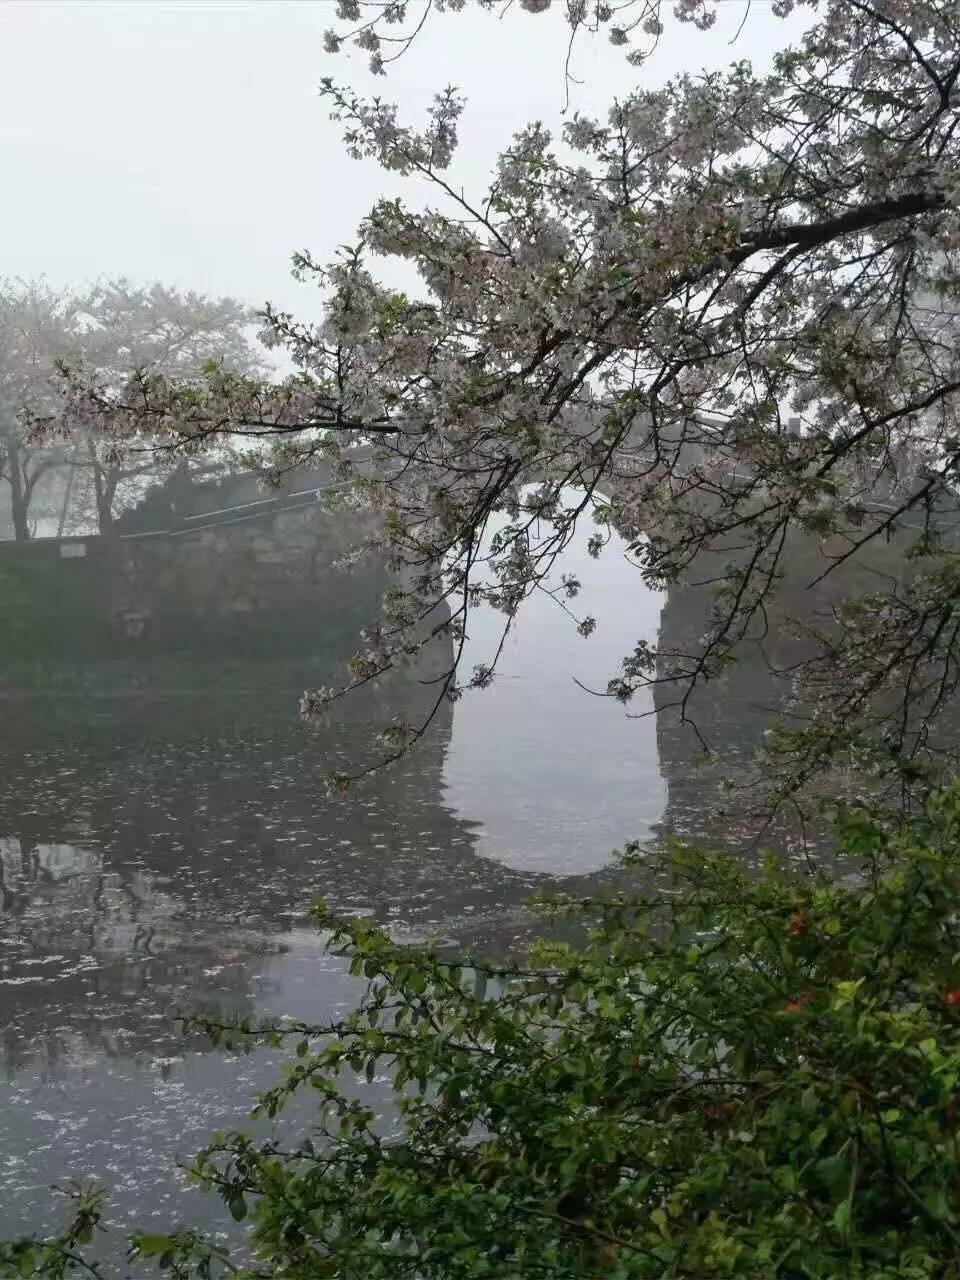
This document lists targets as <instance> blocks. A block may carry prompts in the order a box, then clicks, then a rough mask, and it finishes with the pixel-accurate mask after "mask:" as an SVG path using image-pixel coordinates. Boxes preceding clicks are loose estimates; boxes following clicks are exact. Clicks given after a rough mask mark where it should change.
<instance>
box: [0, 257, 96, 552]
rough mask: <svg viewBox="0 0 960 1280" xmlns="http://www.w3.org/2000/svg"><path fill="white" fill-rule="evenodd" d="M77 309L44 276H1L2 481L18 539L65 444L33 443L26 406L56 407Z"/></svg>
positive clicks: (26, 528)
mask: <svg viewBox="0 0 960 1280" xmlns="http://www.w3.org/2000/svg"><path fill="white" fill-rule="evenodd" d="M75 324H76V310H75V307H74V306H73V305H72V303H71V300H70V299H68V298H65V297H62V296H60V295H58V294H56V293H55V292H54V291H53V290H51V289H50V288H48V287H47V286H46V285H45V284H44V283H43V282H42V281H34V282H31V283H23V282H12V281H3V282H0V481H2V482H3V483H4V485H5V487H6V489H7V491H8V493H9V501H10V519H11V524H12V526H13V534H14V537H15V538H16V539H17V541H20V542H22V541H25V540H26V539H28V538H29V537H30V534H31V523H30V508H31V503H32V502H33V499H34V495H35V493H36V491H37V486H38V485H39V484H40V483H41V481H42V480H43V479H44V477H45V476H48V475H49V473H50V472H51V471H52V470H53V469H54V468H55V467H57V466H58V465H60V464H62V462H63V458H64V455H63V450H62V449H61V448H57V447H52V448H51V447H45V446H42V445H37V444H34V443H32V442H31V441H30V440H29V438H28V434H27V432H26V431H25V429H24V423H23V417H22V415H23V412H24V409H25V407H26V406H28V405H29V406H31V407H32V408H33V409H34V411H37V409H44V410H46V411H47V412H53V411H54V410H55V407H56V394H55V390H54V387H53V385H52V374H53V370H54V365H55V362H56V361H57V360H58V359H63V358H64V357H67V356H70V355H72V354H73V355H75V354H76V350H77V349H76V346H75V344H74V342H73V336H72V334H73V328H74V326H75Z"/></svg>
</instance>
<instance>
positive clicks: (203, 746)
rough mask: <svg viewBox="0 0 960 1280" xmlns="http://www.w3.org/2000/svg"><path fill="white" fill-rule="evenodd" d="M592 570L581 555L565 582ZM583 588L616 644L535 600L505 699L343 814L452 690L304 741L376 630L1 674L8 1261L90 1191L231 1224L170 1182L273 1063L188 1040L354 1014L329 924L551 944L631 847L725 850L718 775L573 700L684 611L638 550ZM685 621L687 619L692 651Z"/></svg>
mask: <svg viewBox="0 0 960 1280" xmlns="http://www.w3.org/2000/svg"><path fill="white" fill-rule="evenodd" d="M583 559H584V552H583V549H582V547H574V548H573V549H572V550H571V551H570V552H569V553H568V556H567V559H566V561H565V563H564V565H563V570H564V571H565V572H575V573H576V572H578V571H579V570H580V569H581V567H582V566H581V563H580V562H581V561H582V560H583ZM582 576H583V579H584V582H585V595H584V597H583V599H582V600H581V601H579V602H578V608H581V609H582V612H592V613H595V614H596V616H597V617H598V619H599V620H600V628H599V629H598V631H597V633H596V635H595V636H593V637H591V638H590V639H589V640H587V641H585V640H582V639H581V638H580V637H578V636H577V634H576V632H575V630H574V628H573V627H572V626H571V625H570V623H569V621H568V620H567V619H565V618H563V617H562V615H560V614H559V612H557V611H556V608H555V606H553V605H551V604H550V602H549V601H547V600H546V598H544V599H543V600H542V601H538V602H536V603H535V605H534V607H533V609H532V611H531V612H530V613H529V614H528V615H527V617H526V618H525V619H524V624H523V627H522V628H521V630H520V631H519V632H518V634H517V636H516V637H515V639H514V640H512V642H511V646H510V647H509V648H508V651H507V653H506V661H505V663H504V666H503V671H502V676H501V679H500V682H499V683H498V684H496V685H495V686H494V688H493V689H491V690H489V691H487V692H485V693H484V694H481V695H477V696H475V697H468V698H466V699H464V700H463V701H462V702H460V703H458V704H457V705H456V707H451V706H445V707H444V708H443V709H442V711H441V714H440V716H439V718H438V721H437V722H436V723H435V725H434V731H433V733H432V734H431V735H430V736H429V738H428V739H427V740H426V741H425V742H424V743H423V744H422V746H421V747H420V748H419V749H418V750H417V751H415V752H414V753H412V754H411V755H410V756H409V757H408V758H406V759H405V760H404V761H403V762H402V763H401V764H400V765H399V766H397V767H395V768H394V769H392V770H391V771H389V772H387V773H381V774H378V775H376V776H374V778H373V779H372V780H371V781H370V782H369V783H368V784H367V785H366V786H365V787H364V788H363V789H362V790H361V791H359V792H358V793H356V794H355V795H350V796H347V797H342V796H339V795H333V796H331V795H329V794H328V793H327V791H326V788H325V786H324V778H325V776H326V775H327V774H328V773H330V772H331V771H332V770H334V769H337V768H339V767H344V766H347V765H353V764H355V763H356V761H357V759H358V758H362V756H363V753H364V751H365V750H366V748H367V744H368V742H369V738H370V733H371V730H372V729H373V728H374V726H376V725H380V724H382V723H383V721H384V719H385V718H388V717H390V716H393V715H400V716H403V717H404V718H407V719H415V718H417V717H418V716H419V715H420V714H422V712H423V710H424V708H425V706H427V705H429V704H430V703H431V702H432V700H433V697H434V690H433V686H431V685H429V684H424V683H422V681H423V680H424V679H428V678H429V676H430V675H431V672H432V668H431V669H428V670H423V671H421V672H414V673H410V674H408V675H406V676H404V677H403V678H402V679H398V680H396V681H394V683H393V684H392V685H391V686H386V687H384V689H383V690H382V692H381V693H380V694H379V695H377V699H373V698H371V699H369V700H368V701H366V702H362V701H352V702H349V704H348V705H347V706H345V707H344V709H343V711H342V713H340V714H339V715H338V716H337V717H335V718H334V719H332V720H331V721H330V722H328V723H327V724H325V725H324V726H322V727H321V728H319V729H310V728H307V727H306V726H303V725H301V724H300V723H298V721H297V720H296V718H295V714H294V712H295V707H296V703H297V699H298V696H299V693H300V691H301V690H302V689H303V688H304V687H306V686H308V685H310V684H312V683H315V682H318V681H320V682H322V681H325V680H326V681H329V679H331V677H332V673H333V668H334V667H335V665H336V662H337V661H338V660H339V659H342V658H343V657H344V656H345V653H344V652H336V653H334V651H333V650H334V648H335V647H336V646H335V644H334V640H333V638H332V637H334V636H335V635H342V636H344V637H347V636H353V635H354V634H355V633H356V630H357V628H358V627H359V626H360V625H362V624H363V623H364V622H365V621H367V617H366V616H365V615H364V614H363V611H362V609H361V606H360V605H359V604H357V605H356V607H355V608H354V611H353V613H350V612H349V611H342V612H341V613H338V614H336V616H335V617H327V621H326V624H325V628H326V629H325V630H323V631H322V632H318V631H317V629H316V619H317V617H319V615H320V613H322V612H323V609H320V608H319V606H318V607H316V608H315V610H314V613H313V614H312V615H310V617H309V619H308V624H307V625H305V626H303V627H302V629H301V631H300V632H298V633H296V634H294V633H293V632H292V631H291V628H292V627H293V625H294V622H295V621H296V619H295V616H294V614H293V613H291V612H289V611H288V612H287V613H285V614H282V615H271V614H270V613H268V612H261V613H259V614H257V613H250V614H248V615H247V616H246V617H245V621H244V624H243V627H244V641H243V645H242V646H240V648H239V650H238V651H236V652H233V651H232V652H231V654H230V657H229V659H224V660H221V658H220V656H219V650H211V649H210V648H209V646H208V647H206V648H205V647H204V645H205V644H206V642H205V641H204V642H203V644H201V642H200V640H199V639H197V641H196V648H195V649H191V648H190V636H191V634H192V633H191V630H190V626H189V625H188V624H189V619H181V620H180V621H181V624H182V625H181V626H180V630H179V631H178V632H177V633H176V634H177V635H178V636H180V637H181V640H179V641H178V642H177V643H178V645H179V646H180V647H179V648H177V647H174V648H172V649H170V650H167V649H165V648H163V646H159V645H158V648H157V651H156V652H155V653H152V654H151V655H150V657H149V660H148V658H147V657H146V656H145V655H143V654H139V651H138V650H137V649H136V647H135V644H134V642H133V641H131V642H130V645H129V646H127V648H124V647H123V646H124V645H125V644H126V643H127V642H126V641H123V642H122V643H121V642H120V641H118V642H117V644H118V646H119V647H118V648H117V650H116V652H111V654H110V657H109V662H105V661H102V660H101V659H100V657H99V656H98V651H97V650H96V646H95V645H94V644H93V641H91V649H90V653H91V654H92V657H91V656H88V657H86V658H84V657H83V655H82V654H81V655H77V654H76V653H72V654H71V655H70V661H69V662H67V660H66V659H64V660H63V663H62V664H61V665H60V666H58V665H57V664H58V662H59V659H52V658H50V656H49V655H47V657H46V658H45V659H44V661H43V663H42V664H41V663H39V661H38V663H37V664H35V665H31V662H32V659H31V658H30V656H29V654H27V652H26V649H21V650H19V651H18V655H17V661H16V666H15V669H14V668H11V669H10V670H8V671H6V672H5V673H4V672H0V698H3V704H2V715H0V777H2V786H0V869H2V874H0V1025H2V1028H3V1030H2V1033H0V1066H2V1070H3V1073H4V1075H5V1083H3V1084H2V1085H0V1090H2V1093H3V1097H2V1099H0V1170H2V1171H3V1172H2V1174H0V1176H2V1178H3V1188H4V1196H3V1199H2V1202H0V1233H9V1232H16V1231H22V1230H27V1229H39V1228H42V1227H44V1226H46V1225H49V1223H50V1222H51V1221H53V1220H55V1218H56V1207H55V1206H54V1205H51V1203H50V1200H49V1198H48V1196H47V1195H46V1194H45V1193H43V1188H45V1187H46V1186H47V1185H48V1184H49V1183H50V1182H51V1181H54V1180H59V1181H62V1180H63V1179H64V1178H66V1177H69V1176H74V1177H84V1178H94V1179H97V1180H99V1181H101V1182H103V1183H104V1184H105V1185H107V1186H108V1187H109V1188H110V1189H111V1202H112V1204H113V1206H114V1212H115V1214H116V1216H117V1217H118V1219H119V1220H120V1221H121V1222H125V1223H128V1224H129V1223H131V1222H139V1223H141V1224H142V1225H143V1224H149V1223H151V1222H152V1223H156V1225H158V1226H159V1225H161V1224H162V1225H168V1224H169V1222H170V1221H171V1219H174V1220H175V1219H176V1218H178V1217H181V1218H189V1219H190V1220H192V1221H199V1222H200V1223H202V1222H203V1221H204V1220H205V1219H208V1220H209V1221H211V1222H217V1223H220V1222H221V1221H222V1218H221V1216H220V1215H219V1213H218V1210H217V1206H216V1204H207V1203H201V1202H199V1201H198V1199H197V1197H196V1196H190V1195H188V1193H187V1192H186V1191H185V1190H184V1188H183V1186H182V1185H181V1184H180V1183H179V1182H178V1181H177V1178H176V1177H175V1176H174V1175H173V1174H172V1172H171V1170H172V1168H173V1163H174V1159H175V1157H176V1155H177V1154H178V1153H179V1154H181V1155H185V1156H189V1155H190V1154H191V1153H192V1152H193V1151H194V1150H195V1149H196V1148H197V1147H198V1146H199V1145H201V1143H202V1142H203V1140H204V1138H205V1137H206V1136H207V1135H208V1134H209V1132H210V1131H211V1130H212V1129H214V1128H216V1127H221V1128H225V1127H231V1126H237V1125H243V1124H244V1123H245V1121H246V1114H247V1106H246V1099H247V1098H248V1097H249V1095H250V1094H251V1093H252V1092H253V1091H254V1090H255V1089H257V1088H260V1087H263V1086H264V1085H265V1084H267V1083H268V1082H270V1081H271V1080H272V1079H273V1078H274V1077H275V1073H276V1070H277V1061H276V1055H275V1054H257V1055H254V1056H253V1057H252V1058H249V1059H231V1058H229V1057H224V1056H223V1055H221V1054H219V1053H210V1052H208V1050H207V1047H206V1045H205V1043H203V1042H201V1041H199V1040H193V1041H184V1039H183V1037H182V1036H181V1034H180V1031H179V1029H178V1026H177V1024H176V1021H175V1016H176V1014H177V1012H178V1011H181V1010H184V1009H187V1010H190V1011H195V1010H198V1009H205V1010H208V1011H218V1012H222V1013H224V1014H227V1013H241V1014H252V1015H263V1014H270V1015H279V1014H284V1013H288V1014H292V1015H294V1016H297V1017H305V1018H313V1019H322V1018H323V1017H324V1016H325V1014H329V1013H336V1012H338V1011H340V1010H341V1009H342V1008H343V1007H344V1006H345V1005H347V1004H348V1003H350V1002H351V1001H352V999H353V997H354V993H355V988H354V986H353V985H352V981H351V980H350V979H348V978H347V976H346V975H345V973H344V971H343V967H342V964H341V962H340V961H339V960H338V959H337V958H335V957H331V956H328V955H326V954H325V953H324V952H323V949H322V946H321V942H320V940H319V939H318V938H317V937H316V936H315V934H314V932H313V931H312V929H311V928H310V925H309V921H308V919H307V916H306V912H307V907H308V904H309V902H310V900H311V898H314V897H318V896H322V897H324V898H326V899H327V900H328V901H329V902H330V903H331V904H332V905H333V906H334V907H335V908H337V909H338V910H340V911H353V912H364V913H368V914H370V915H372V916H373V917H374V918H376V919H377V920H379V921H381V922H382V923H384V924H385V925H387V926H389V927H390V928H391V929H392V930H393V931H394V933H395V934H396V935H397V936H398V937H402V938H408V939H410V940H415V939H420V938H423V937H425V936H428V935H441V936H455V937H456V938H458V939H461V940H466V941H468V942H471V943H475V944H476V945H478V946H480V947H483V948H485V949H493V950H504V949H507V948H509V947H510V946H511V945H512V944H514V943H515V942H516V940H517V939H518V938H521V937H523V936H526V935H527V934H528V932H529V929H530V925H529V922H528V921H527V919H526V918H525V916H524V914H523V904H524V903H525V902H526V901H527V899H528V898H529V896H530V894H531V892H532V891H533V890H535V889H537V888H539V887H543V886H548V887H549V886H556V885H557V884H558V883H559V882H560V880H561V879H562V880H563V883H564V884H565V885H566V886H568V887H570V888H573V889H576V888H578V887H582V888H585V889H589V888H592V887H595V885H596V883H597V881H598V879H603V878H609V877H610V875H611V874H612V873H611V870H610V851H611V849H612V848H614V847H615V846H619V845H622V844H623V842H624V841H625V840H626V839H629V838H633V837H639V838H641V839H647V838H653V837H655V836H656V835H657V833H658V831H659V830H660V826H661V824H662V822H663V820H664V815H665V814H666V815H667V818H668V820H669V821H670V822H674V821H677V820H686V821H687V826H688V829H689V830H691V831H693V830H694V829H695V828H696V827H697V824H698V823H699V824H700V828H701V830H702V829H703V828H704V827H707V828H708V827H709V824H708V823H707V822H706V820H705V816H704V815H705V809H706V803H707V802H706V800H705V797H704V795H703V793H702V789H701V792H700V794H699V795H698V783H697V781H696V778H695V777H694V775H692V774H691V770H690V766H689V761H690V755H691V753H692V748H691V747H690V746H687V745H685V744H682V743H680V742H679V740H678V741H674V740H673V739H671V738H669V736H667V737H665V736H664V732H665V731H664V730H661V732H660V738H659V741H658V737H657V729H656V724H655V721H654V720H653V719H652V718H647V719H628V718H626V716H625V715H624V712H623V710H622V708H620V707H619V706H617V705H616V704H614V703H612V702H611V701H609V700H607V699H596V698H592V697H591V696H590V695H589V694H587V693H585V692H583V691H582V690H580V689H579V688H577V686H576V685H575V684H574V682H573V679H572V677H573V676H574V675H576V676H577V677H579V678H580V680H581V681H582V682H583V683H585V684H588V685H602V684H604V683H605V681H606V679H607V678H608V677H609V676H610V674H612V672H613V671H614V670H615V669H616V667H617V665H618V663H619V660H620V658H621V656H622V655H623V653H625V652H626V651H628V650H631V649H632V648H633V646H634V644H635V643H636V641H637V639H639V638H647V639H650V640H652V639H653V638H654V637H655V635H656V631H657V626H658V623H659V620H660V610H661V605H662V603H663V601H662V599H661V597H659V596H656V595H654V594H652V593H650V592H648V591H647V590H646V589H645V588H644V587H643V585H642V583H641V581H640V577H639V574H638V573H637V571H636V570H635V569H634V568H632V567H631V566H630V565H628V564H627V563H626V562H625V561H624V560H623V558H622V557H621V556H619V555H617V554H616V553H615V552H608V554H607V555H606V556H605V557H603V558H602V559H601V561H600V562H599V564H593V563H591V564H590V566H589V572H587V571H586V569H584V572H583V575H582ZM375 595H376V590H375V589H374V587H373V586H371V587H370V589H369V590H363V591H361V590H359V589H358V591H357V593H356V599H357V600H361V601H364V602H366V601H368V600H369V599H370V598H371V597H374V596H375ZM334 604H335V601H334V600H333V599H332V598H330V599H327V600H326V603H325V605H324V607H325V609H326V613H327V614H328V615H329V614H331V609H332V606H333V605H334ZM365 607H366V604H365V603H364V605H363V608H365ZM355 615H356V616H355ZM492 621H493V620H490V619H488V620H487V624H484V623H483V622H482V620H477V622H476V624H475V625H474V626H473V628H472V630H471V640H470V654H469V656H468V659H467V660H468V662H476V661H483V660H484V659H485V658H488V656H489V653H488V650H489V647H490V644H491V627H490V625H488V624H489V623H491V622H492ZM689 621H690V619H689V618H688V617H687V616H686V614H684V615H683V617H681V616H680V614H678V613H676V611H675V612H674V613H673V614H671V612H670V602H668V603H667V609H666V612H665V614H664V622H665V625H667V626H668V629H669V628H670V627H672V628H673V630H674V631H677V632H678V633H679V629H681V624H682V625H683V626H686V625H687V623H688V622H689ZM691 625H693V624H692V623H691ZM280 632H282V633H283V634H282V636H280ZM91 634H92V632H91ZM170 634H171V635H172V634H173V632H172V631H171V633H170ZM318 636H319V637H320V638H319V639H318ZM181 641H182V643H181ZM58 643H59V644H60V645H61V648H64V649H66V648H67V647H68V646H67V642H66V640H65V639H64V638H63V637H60V639H59V641H58ZM137 643H139V641H137ZM218 643H219V641H218ZM138 654H139V656H138ZM430 661H431V662H435V663H436V664H437V667H438V668H439V666H441V665H442V664H444V663H446V662H447V661H449V652H444V653H437V654H434V655H433V656H432V658H431V659H430ZM68 668H69V678H67V676H66V675H64V674H63V673H64V672H66V671H67V669H68ZM14 670H15V675H11V673H10V672H11V671H14ZM752 692H753V693H755V692H756V691H755V690H754V691H752ZM4 695H5V697H4ZM651 705H652V704H647V705H645V706H643V707H637V706H634V707H633V708H631V710H632V711H633V712H634V713H636V712H637V711H638V710H640V711H642V710H648V709H649V708H650V706H651ZM742 711H743V707H742V703H739V702H735V704H734V705H731V706H729V707H728V709H727V710H726V711H725V712H724V713H723V715H719V716H718V720H717V725H718V726H719V733H720V737H721V739H723V735H724V734H726V739H725V741H726V743H727V748H728V749H727V751H726V761H727V763H729V761H730V759H731V757H732V755H733V754H734V753H735V752H736V751H738V750H746V749H749V742H748V739H749V737H750V735H747V737H746V738H745V737H744V734H743V732H742V730H743V716H742ZM724 717H725V718H724ZM751 723H752V722H751ZM751 733H752V729H751ZM691 778H693V781H691ZM698 804H699V808H698ZM708 834H709V832H708Z"/></svg>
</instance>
